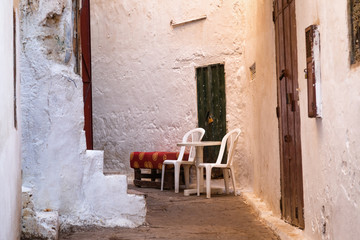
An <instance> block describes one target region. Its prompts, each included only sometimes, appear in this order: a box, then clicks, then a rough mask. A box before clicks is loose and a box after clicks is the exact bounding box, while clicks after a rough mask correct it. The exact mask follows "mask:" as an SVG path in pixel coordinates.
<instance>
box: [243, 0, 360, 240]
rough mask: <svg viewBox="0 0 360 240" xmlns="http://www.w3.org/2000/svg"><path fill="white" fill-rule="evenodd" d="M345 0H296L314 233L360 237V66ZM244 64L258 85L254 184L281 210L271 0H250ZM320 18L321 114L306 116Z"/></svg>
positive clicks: (308, 225)
mask: <svg viewBox="0 0 360 240" xmlns="http://www.w3.org/2000/svg"><path fill="white" fill-rule="evenodd" d="M347 7H348V5H347V1H341V0H338V1H332V2H331V4H330V3H329V2H328V1H325V0H316V1H312V0H301V1H300V0H298V1H296V19H297V44H298V73H299V76H298V79H299V88H300V101H299V104H300V113H301V137H302V158H303V177H304V201H305V230H304V233H305V235H306V237H307V238H308V239H358V236H359V234H360V230H359V228H357V225H358V224H359V223H360V217H359V216H360V209H359V199H360V186H359V184H360V167H359V166H360V148H359V147H358V143H359V141H360V128H359V127H358V123H359V122H360V111H359V107H358V106H359V104H360V82H359V78H360V70H359V66H352V67H350V60H349V47H350V42H349V32H348V29H349V26H348V15H347V14H348V9H347ZM246 9H247V10H246V13H247V14H246V20H247V22H248V25H247V26H248V28H247V29H248V31H247V35H246V48H245V58H246V67H249V66H250V65H251V64H252V63H253V62H256V63H257V74H256V79H255V80H253V81H251V79H250V75H249V72H248V76H247V77H248V81H250V82H251V83H250V84H249V87H250V88H251V90H250V91H251V92H252V94H251V95H252V96H253V98H252V101H251V103H252V106H253V111H252V123H251V124H250V127H249V129H251V134H250V135H251V136H253V139H252V140H251V144H250V146H251V149H252V152H251V156H253V161H254V185H253V186H254V192H255V193H256V194H257V195H258V196H260V197H261V198H262V199H263V200H264V201H265V202H266V203H267V204H268V205H269V206H270V207H271V209H272V210H273V212H275V213H276V214H277V215H279V216H280V209H279V199H280V177H279V174H280V169H279V167H280V161H279V146H278V142H279V137H278V125H277V119H276V117H275V107H276V74H275V71H276V65H275V43H274V41H275V37H274V25H273V23H272V16H271V13H272V1H265V0H258V1H248V2H247V7H246ZM311 24H319V25H320V39H321V92H322V104H323V118H322V119H311V118H308V117H307V82H306V79H305V77H304V73H303V69H305V67H306V56H305V28H306V27H308V26H309V25H311Z"/></svg>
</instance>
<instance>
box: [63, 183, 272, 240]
mask: <svg viewBox="0 0 360 240" xmlns="http://www.w3.org/2000/svg"><path fill="white" fill-rule="evenodd" d="M136 190H138V191H141V192H143V193H145V194H146V195H147V208H148V212H147V217H146V222H147V223H146V224H145V225H144V226H141V227H138V228H134V229H129V228H111V229H104V228H88V229H82V230H80V229H73V230H72V232H69V233H61V234H60V239H61V240H65V239H67V240H69V239H74V240H75V239H76V240H85V239H86V240H92V239H94V240H95V239H96V240H97V239H107V240H120V239H121V240H122V239H136V240H137V239H140V240H141V239H181V240H187V239H192V240H194V239H196V240H197V239H200V240H201V239H204V240H205V239H206V240H212V239H242V240H247V239H254V240H261V239H264V240H265V239H266V240H269V239H278V237H277V236H276V235H275V234H274V233H273V232H272V231H271V230H270V229H269V228H268V227H267V226H266V225H264V224H263V223H262V222H261V221H260V220H259V219H258V218H257V216H256V215H255V214H254V212H252V209H251V207H250V206H248V205H247V204H246V203H244V199H243V198H242V197H240V196H234V195H225V194H224V195H212V198H211V199H206V198H205V196H204V195H201V196H200V197H197V196H190V197H185V196H184V195H183V194H182V193H179V194H176V193H174V192H173V191H164V192H161V191H160V190H159V189H151V188H136Z"/></svg>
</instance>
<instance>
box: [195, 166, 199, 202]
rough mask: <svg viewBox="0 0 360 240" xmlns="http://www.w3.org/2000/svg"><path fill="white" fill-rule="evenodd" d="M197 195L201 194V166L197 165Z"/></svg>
mask: <svg viewBox="0 0 360 240" xmlns="http://www.w3.org/2000/svg"><path fill="white" fill-rule="evenodd" d="M196 182H197V183H196V187H197V195H198V196H200V167H196Z"/></svg>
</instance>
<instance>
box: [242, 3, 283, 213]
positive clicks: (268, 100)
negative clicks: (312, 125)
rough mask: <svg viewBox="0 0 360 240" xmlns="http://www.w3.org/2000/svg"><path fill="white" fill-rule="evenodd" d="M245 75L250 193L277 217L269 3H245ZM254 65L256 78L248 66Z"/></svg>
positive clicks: (273, 66)
mask: <svg viewBox="0 0 360 240" xmlns="http://www.w3.org/2000/svg"><path fill="white" fill-rule="evenodd" d="M245 9H246V10H245V12H246V23H247V24H246V43H245V46H246V47H245V59H246V60H245V66H244V67H245V68H246V71H245V75H246V79H247V81H246V82H247V85H246V87H247V91H249V92H250V94H249V96H250V98H249V99H248V105H249V106H250V107H249V110H250V111H249V113H248V118H249V120H248V122H247V124H248V125H247V128H248V132H249V133H248V134H247V138H246V142H248V146H249V151H250V156H251V158H252V159H253V173H252V174H253V179H254V180H253V185H252V187H253V190H254V193H255V194H256V195H257V196H259V197H261V198H262V199H263V200H264V201H265V202H267V204H268V206H269V207H270V209H271V210H272V211H273V213H274V215H275V216H278V217H279V216H280V214H281V212H280V208H279V205H280V204H279V201H280V197H281V194H280V156H279V131H278V119H277V118H276V111H275V109H276V106H277V85H276V62H275V59H276V58H275V33H274V24H273V21H272V1H265V0H263V1H261V0H260V1H246V6H245ZM254 63H255V64H256V75H255V77H252V76H251V73H250V66H252V65H253V64H254Z"/></svg>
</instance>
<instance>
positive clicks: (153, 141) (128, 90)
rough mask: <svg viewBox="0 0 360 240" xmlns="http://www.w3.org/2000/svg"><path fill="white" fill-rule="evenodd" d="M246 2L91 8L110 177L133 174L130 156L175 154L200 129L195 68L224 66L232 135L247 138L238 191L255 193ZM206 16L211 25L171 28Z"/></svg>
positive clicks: (100, 122) (99, 136)
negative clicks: (136, 153)
mask: <svg viewBox="0 0 360 240" xmlns="http://www.w3.org/2000/svg"><path fill="white" fill-rule="evenodd" d="M244 2H246V1H242V0H231V1H222V0H216V1H205V0H201V1H183V0H174V1H151V0H145V1H139V0H123V1H111V2H109V1H105V0H94V1H92V2H91V3H92V6H91V9H92V10H91V19H92V24H91V25H92V36H93V37H92V56H93V62H92V64H93V65H92V67H93V87H94V88H93V93H94V95H93V96H94V99H93V106H94V113H93V117H94V144H95V148H96V149H101V150H104V151H105V164H106V169H107V170H108V171H119V172H121V173H131V169H130V166H129V155H130V152H132V151H161V150H163V151H175V150H177V148H176V143H177V142H178V141H179V140H180V139H181V138H182V136H183V134H184V133H185V132H187V131H188V130H190V129H192V128H195V127H196V126H197V98H196V94H197V93H196V78H195V68H196V67H198V66H204V65H208V64H214V63H225V72H226V77H225V81H226V101H227V102H226V105H227V108H226V111H227V128H228V130H231V129H234V128H236V127H240V128H241V129H242V131H243V133H242V136H241V140H240V142H239V145H238V148H237V154H236V161H237V162H238V165H237V176H238V187H241V188H246V187H247V186H248V185H249V182H251V179H252V177H251V171H249V166H251V159H250V158H249V148H248V143H247V142H246V141H245V139H246V138H245V136H247V135H248V128H247V125H246V124H245V122H246V121H248V120H247V118H248V117H249V107H250V106H249V105H248V98H249V91H248V89H247V88H246V84H247V83H246V78H245V69H244V67H243V65H244V55H243V54H244V40H245V18H244V16H245V9H244ZM202 15H207V19H206V20H203V21H199V22H194V23H190V24H186V25H183V26H180V27H176V28H173V27H172V26H170V21H171V20H174V21H175V22H180V21H185V20H189V19H192V18H196V17H200V16H202Z"/></svg>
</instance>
